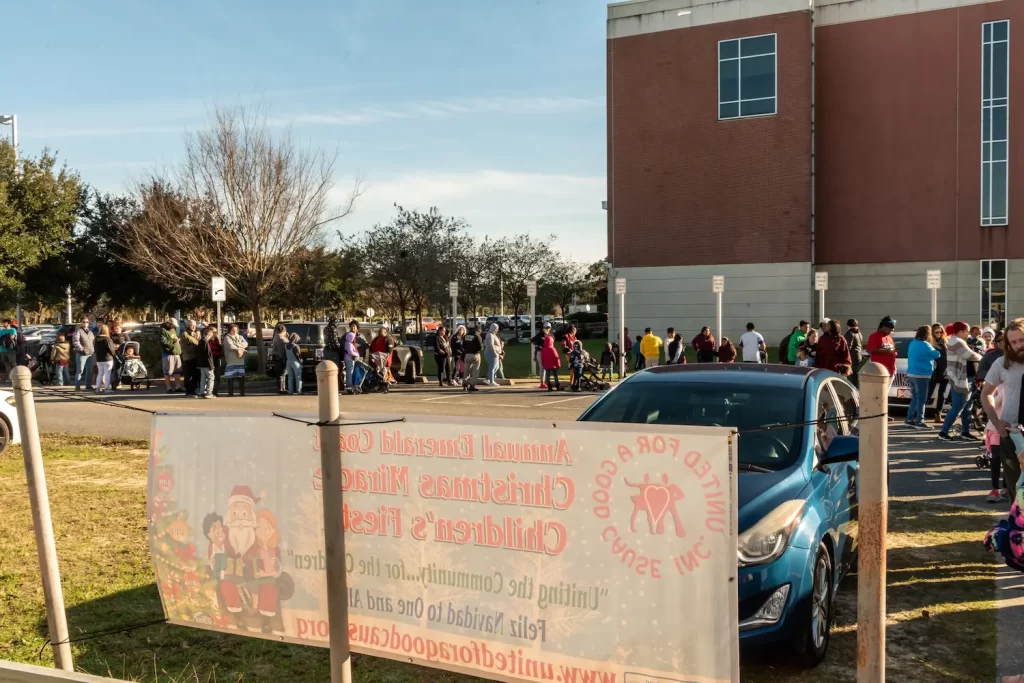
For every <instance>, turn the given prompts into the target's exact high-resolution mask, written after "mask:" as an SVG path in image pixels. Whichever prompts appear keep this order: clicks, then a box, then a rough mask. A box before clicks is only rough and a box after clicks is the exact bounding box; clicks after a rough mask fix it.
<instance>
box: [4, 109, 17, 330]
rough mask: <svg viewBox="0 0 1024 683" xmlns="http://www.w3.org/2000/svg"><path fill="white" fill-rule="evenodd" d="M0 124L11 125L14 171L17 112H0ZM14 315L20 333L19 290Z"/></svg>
mask: <svg viewBox="0 0 1024 683" xmlns="http://www.w3.org/2000/svg"><path fill="white" fill-rule="evenodd" d="M0 125H4V126H10V127H11V146H12V147H13V148H14V163H15V172H17V163H18V115H17V114H0ZM14 317H15V318H16V319H17V320H18V334H21V292H18V303H17V307H16V310H15V312H14Z"/></svg>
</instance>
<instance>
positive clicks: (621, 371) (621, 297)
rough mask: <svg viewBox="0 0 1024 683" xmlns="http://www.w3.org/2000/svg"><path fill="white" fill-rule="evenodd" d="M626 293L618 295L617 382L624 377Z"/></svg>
mask: <svg viewBox="0 0 1024 683" xmlns="http://www.w3.org/2000/svg"><path fill="white" fill-rule="evenodd" d="M626 363H627V359H626V293H625V292H623V293H622V294H619V380H620V381H621V380H622V379H623V378H624V377H625V376H626Z"/></svg>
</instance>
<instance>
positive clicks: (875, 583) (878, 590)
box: [857, 363, 889, 683]
mask: <svg viewBox="0 0 1024 683" xmlns="http://www.w3.org/2000/svg"><path fill="white" fill-rule="evenodd" d="M860 398H861V404H860V414H861V415H866V416H868V418H867V419H862V420H860V474H859V477H858V478H859V479H860V484H859V491H860V495H859V503H858V509H859V524H858V528H859V533H860V538H859V539H858V544H857V547H858V553H859V559H858V563H857V683H882V682H883V681H885V565H886V563H885V550H886V531H887V527H888V517H889V485H888V471H889V371H888V370H886V369H885V367H884V366H882V365H880V364H879V363H868V364H867V365H865V366H864V368H863V369H861V371H860Z"/></svg>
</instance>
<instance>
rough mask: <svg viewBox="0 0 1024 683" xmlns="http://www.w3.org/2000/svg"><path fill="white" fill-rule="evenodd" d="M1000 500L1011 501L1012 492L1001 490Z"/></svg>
mask: <svg viewBox="0 0 1024 683" xmlns="http://www.w3.org/2000/svg"><path fill="white" fill-rule="evenodd" d="M999 500H1010V492H1009V491H1007V490H1006V489H999Z"/></svg>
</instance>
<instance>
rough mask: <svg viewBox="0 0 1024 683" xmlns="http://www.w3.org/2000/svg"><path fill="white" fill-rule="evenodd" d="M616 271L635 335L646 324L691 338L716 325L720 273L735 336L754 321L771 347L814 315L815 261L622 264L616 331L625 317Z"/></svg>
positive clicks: (614, 303)
mask: <svg viewBox="0 0 1024 683" xmlns="http://www.w3.org/2000/svg"><path fill="white" fill-rule="evenodd" d="M615 275H617V276H618V277H625V278H626V327H628V328H629V330H630V334H631V335H632V336H633V337H636V335H637V334H640V333H642V332H643V329H644V328H645V327H651V328H652V329H653V330H654V331H655V333H657V334H658V335H659V336H664V334H665V329H666V328H667V327H668V326H670V325H671V326H673V327H675V328H676V330H677V331H679V333H680V334H682V335H683V338H684V339H686V340H687V341H689V340H690V339H692V338H693V337H694V336H695V335H696V334H697V332H699V331H700V328H701V327H703V326H704V325H708V326H709V327H711V328H714V326H715V294H714V293H713V292H712V291H711V278H712V277H713V276H715V275H722V276H724V277H725V292H724V294H723V295H722V327H723V328H724V330H725V336H727V337H729V338H730V339H733V340H738V338H739V336H740V335H741V334H742V333H743V332H744V331H745V326H746V324H747V323H748V322H753V323H754V324H755V325H756V326H757V329H758V331H759V332H761V334H762V335H764V337H765V340H766V341H767V342H768V344H769V345H771V344H772V343H773V342H774V343H776V344H778V342H779V341H780V340H781V339H782V338H783V337H784V336H785V335H787V334H789V332H790V330H791V329H792V328H793V326H794V325H796V323H797V322H799V321H800V319H801V318H804V319H810V316H811V313H812V311H811V306H812V299H813V297H812V293H813V292H812V291H811V288H812V279H811V278H812V275H811V266H810V264H809V263H779V264H748V265H725V266H723V265H710V266H666V267H658V268H619V269H617V271H615V273H614V275H613V279H612V281H611V283H610V284H609V287H608V292H609V306H608V310H609V315H610V317H609V320H610V322H611V327H612V329H614V328H615V327H616V326H617V325H618V319H619V318H618V316H619V302H618V297H616V296H615V294H614V292H615V284H614V276H615Z"/></svg>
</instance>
